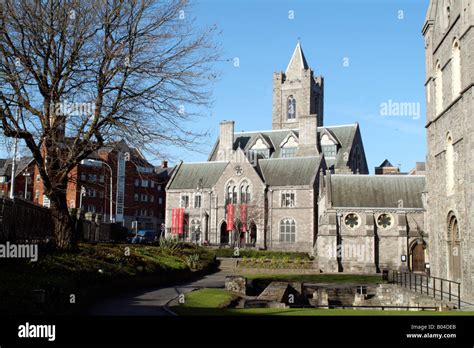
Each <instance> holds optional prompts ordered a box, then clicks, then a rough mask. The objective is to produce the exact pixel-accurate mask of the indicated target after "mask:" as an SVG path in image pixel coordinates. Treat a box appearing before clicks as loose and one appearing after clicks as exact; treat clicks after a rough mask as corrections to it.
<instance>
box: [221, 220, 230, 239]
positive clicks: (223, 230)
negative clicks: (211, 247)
mask: <svg viewBox="0 0 474 348" xmlns="http://www.w3.org/2000/svg"><path fill="white" fill-rule="evenodd" d="M220 232H221V233H220V244H221V245H222V244H226V245H227V244H229V232H228V231H227V223H226V222H225V221H222V224H221V228H220Z"/></svg>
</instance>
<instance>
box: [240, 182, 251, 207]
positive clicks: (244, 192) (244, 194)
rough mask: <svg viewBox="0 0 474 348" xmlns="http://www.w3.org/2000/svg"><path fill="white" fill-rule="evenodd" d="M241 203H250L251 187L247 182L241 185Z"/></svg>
mask: <svg viewBox="0 0 474 348" xmlns="http://www.w3.org/2000/svg"><path fill="white" fill-rule="evenodd" d="M240 203H241V204H249V203H250V186H249V183H248V181H247V180H245V181H243V182H242V183H241V184H240Z"/></svg>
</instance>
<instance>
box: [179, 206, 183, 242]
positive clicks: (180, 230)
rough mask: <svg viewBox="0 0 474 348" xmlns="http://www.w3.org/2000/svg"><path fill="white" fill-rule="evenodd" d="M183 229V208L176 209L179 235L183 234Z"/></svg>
mask: <svg viewBox="0 0 474 348" xmlns="http://www.w3.org/2000/svg"><path fill="white" fill-rule="evenodd" d="M183 228H184V208H179V209H178V234H179V235H182V234H183Z"/></svg>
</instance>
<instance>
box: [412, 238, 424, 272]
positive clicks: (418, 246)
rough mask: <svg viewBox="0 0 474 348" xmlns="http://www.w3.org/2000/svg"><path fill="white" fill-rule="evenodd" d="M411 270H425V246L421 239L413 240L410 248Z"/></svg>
mask: <svg viewBox="0 0 474 348" xmlns="http://www.w3.org/2000/svg"><path fill="white" fill-rule="evenodd" d="M411 271H412V272H424V271H425V246H424V245H423V242H422V241H418V240H417V241H415V242H414V243H413V246H412V249H411Z"/></svg>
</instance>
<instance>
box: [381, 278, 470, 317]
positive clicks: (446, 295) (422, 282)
mask: <svg viewBox="0 0 474 348" xmlns="http://www.w3.org/2000/svg"><path fill="white" fill-rule="evenodd" d="M388 280H389V281H391V282H393V283H395V284H397V285H400V286H403V287H405V288H407V289H410V290H412V291H415V292H419V293H421V294H426V295H428V296H432V297H433V298H434V299H440V300H447V301H456V302H457V303H458V308H461V283H458V282H455V281H452V280H448V279H443V278H438V277H432V276H429V275H426V274H418V273H411V272H406V271H397V270H392V272H391V273H390V276H389V279H388Z"/></svg>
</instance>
